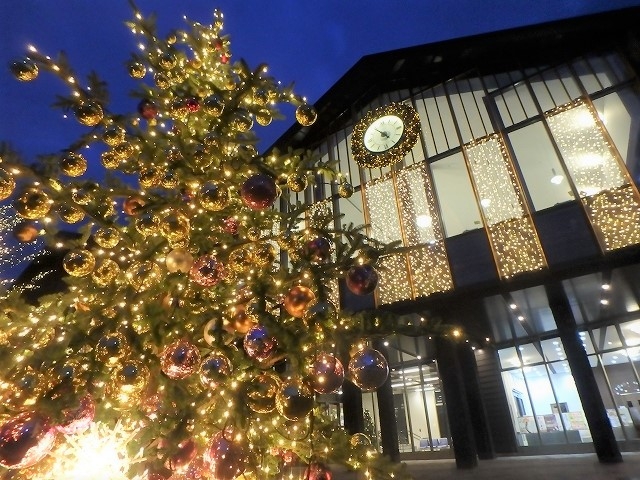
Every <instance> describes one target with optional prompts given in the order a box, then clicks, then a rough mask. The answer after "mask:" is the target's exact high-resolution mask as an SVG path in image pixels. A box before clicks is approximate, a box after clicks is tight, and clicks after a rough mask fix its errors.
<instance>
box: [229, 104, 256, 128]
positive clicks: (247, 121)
mask: <svg viewBox="0 0 640 480" xmlns="http://www.w3.org/2000/svg"><path fill="white" fill-rule="evenodd" d="M231 126H232V127H233V128H235V129H236V130H237V131H239V132H240V133H244V132H248V131H249V130H251V127H252V126H253V120H252V119H251V115H250V114H249V112H247V111H246V110H244V109H241V108H239V109H237V110H236V111H235V112H234V113H233V115H232V117H231Z"/></svg>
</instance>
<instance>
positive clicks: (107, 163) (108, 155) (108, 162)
mask: <svg viewBox="0 0 640 480" xmlns="http://www.w3.org/2000/svg"><path fill="white" fill-rule="evenodd" d="M100 163H101V164H102V166H104V168H108V169H109V170H114V169H116V168H118V167H119V166H120V159H119V158H118V156H117V155H116V154H115V153H113V150H107V151H106V152H102V153H101V154H100Z"/></svg>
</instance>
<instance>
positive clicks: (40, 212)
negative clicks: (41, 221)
mask: <svg viewBox="0 0 640 480" xmlns="http://www.w3.org/2000/svg"><path fill="white" fill-rule="evenodd" d="M13 206H14V208H15V209H16V211H17V212H18V215H20V216H21V217H23V218H27V219H29V220H37V219H38V218H42V217H44V216H45V215H46V214H47V213H49V209H50V208H51V201H50V200H49V196H48V195H47V194H46V193H44V192H42V191H40V190H35V189H30V190H27V191H26V192H24V193H23V194H22V195H20V197H19V198H17V199H16V201H15V202H13Z"/></svg>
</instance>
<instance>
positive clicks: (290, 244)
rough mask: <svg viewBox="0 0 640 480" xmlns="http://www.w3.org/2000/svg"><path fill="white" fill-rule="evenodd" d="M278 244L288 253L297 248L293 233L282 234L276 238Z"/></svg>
mask: <svg viewBox="0 0 640 480" xmlns="http://www.w3.org/2000/svg"><path fill="white" fill-rule="evenodd" d="M276 243H277V244H278V246H279V247H280V248H281V249H282V250H287V251H291V250H294V249H295V248H296V246H297V242H296V238H295V236H294V235H293V234H292V233H291V232H282V233H281V234H280V235H279V236H278V238H276Z"/></svg>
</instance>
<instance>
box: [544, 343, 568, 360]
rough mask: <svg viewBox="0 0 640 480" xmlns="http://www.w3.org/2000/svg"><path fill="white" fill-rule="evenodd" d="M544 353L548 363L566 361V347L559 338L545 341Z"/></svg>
mask: <svg viewBox="0 0 640 480" xmlns="http://www.w3.org/2000/svg"><path fill="white" fill-rule="evenodd" d="M541 344H542V351H543V352H544V358H545V360H546V361H548V362H555V361H564V360H565V359H566V355H565V354H564V347H563V346H562V342H561V341H560V339H559V338H551V339H549V340H543V341H542V342H541Z"/></svg>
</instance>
